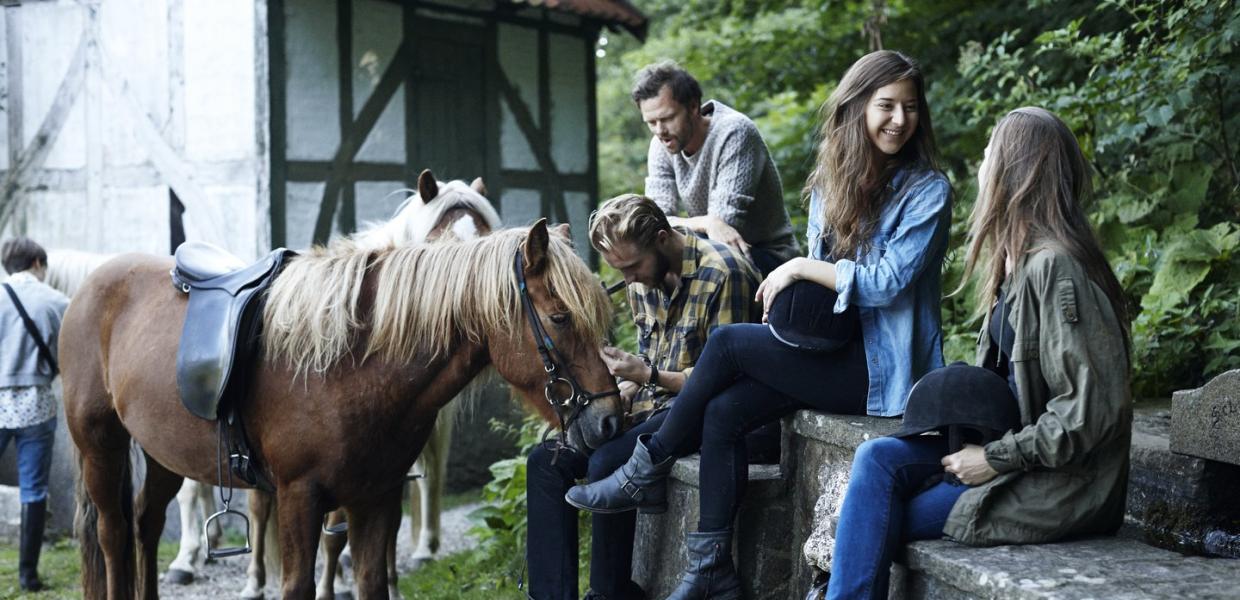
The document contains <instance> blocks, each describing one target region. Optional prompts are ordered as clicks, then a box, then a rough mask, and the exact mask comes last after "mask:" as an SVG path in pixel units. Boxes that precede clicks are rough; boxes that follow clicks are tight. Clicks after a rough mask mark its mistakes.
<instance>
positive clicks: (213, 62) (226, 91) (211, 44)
mask: <svg viewBox="0 0 1240 600" xmlns="http://www.w3.org/2000/svg"><path fill="white" fill-rule="evenodd" d="M254 36H255V30H254V3H253V1H252V0H212V1H211V2H201V1H196V0H187V1H186V2H185V38H184V39H185V110H186V113H185V120H186V147H185V151H186V155H187V157H188V158H189V159H190V160H212V161H219V160H241V159H254V158H256V157H255V154H256V152H257V142H256V132H255V128H256V127H257V124H256V123H255V107H254V103H255V98H254V93H255V90H254V87H255V85H256V81H255V79H256V75H255V71H254V69H255V63H256V62H257V61H259V60H264V61H265V60H266V59H267V57H266V56H263V57H257V56H255V42H254ZM261 158H262V159H263V160H266V157H261Z"/></svg>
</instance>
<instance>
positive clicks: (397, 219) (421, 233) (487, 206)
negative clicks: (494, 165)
mask: <svg viewBox="0 0 1240 600" xmlns="http://www.w3.org/2000/svg"><path fill="white" fill-rule="evenodd" d="M399 192H406V193H408V194H409V196H408V197H406V198H405V201H404V202H403V203H402V204H401V205H400V207H399V208H397V209H396V215H395V216H393V217H392V218H391V219H389V220H387V221H381V222H373V223H368V224H367V225H366V226H365V228H363V229H362V230H360V231H358V232H357V233H355V234H353V236H352V239H353V241H354V242H356V243H357V245H358V246H359V247H360V248H363V249H366V250H382V249H385V248H391V247H393V246H403V245H407V244H420V243H422V242H424V241H426V236H427V235H429V234H430V231H431V229H432V228H433V227H434V226H435V224H436V223H438V222H439V220H440V218H441V217H443V215H444V213H446V212H448V211H450V210H452V209H454V208H464V209H468V210H472V211H474V212H476V213H478V214H479V215H481V216H482V219H483V220H484V221H486V223H487V226H488V227H490V229H491V230H492V231H495V230H497V229H499V228H500V226H501V223H500V218H499V213H497V212H495V208H494V207H492V206H491V203H490V202H489V201H488V200H487V199H486V197H485V196H483V195H482V194H479V193H478V192H476V191H474V189H473V188H471V187H469V185H467V184H465V182H463V181H449V182H447V183H442V182H441V183H439V195H438V196H435V197H434V198H432V199H431V200H430V201H426V200H424V199H422V198H421V197H419V196H418V195H417V191H415V190H411V189H408V188H406V189H401V190H396V192H393V193H399ZM424 202H425V204H423V203H424Z"/></svg>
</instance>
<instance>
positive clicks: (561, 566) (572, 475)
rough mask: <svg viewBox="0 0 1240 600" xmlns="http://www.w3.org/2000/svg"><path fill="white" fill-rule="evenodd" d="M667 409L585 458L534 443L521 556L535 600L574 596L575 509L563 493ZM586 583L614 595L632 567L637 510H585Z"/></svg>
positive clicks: (617, 458)
mask: <svg viewBox="0 0 1240 600" xmlns="http://www.w3.org/2000/svg"><path fill="white" fill-rule="evenodd" d="M666 416H667V411H663V412H661V413H658V414H656V415H654V416H652V417H650V418H649V419H648V420H646V422H644V423H642V424H640V425H638V426H636V427H634V428H632V429H630V430H628V431H626V432H625V433H624V434H623V435H621V436H620V437H617V438H615V439H613V440H611V441H609V442H607V443H606V444H603V445H602V446H601V447H600V448H598V449H597V450H595V451H594V453H593V454H591V455H590V456H589V458H587V457H586V456H585V455H584V454H581V453H579V452H574V451H571V450H563V451H561V452H560V458H559V460H557V461H556V464H554V465H553V464H551V460H552V457H553V456H554V451H552V450H549V449H547V448H546V447H545V446H538V447H537V448H535V449H534V451H533V452H531V453H530V457H529V458H528V459H527V460H526V479H525V492H526V502H527V510H528V515H529V524H528V527H527V528H526V538H525V539H526V546H525V558H526V562H527V564H528V565H529V582H530V584H529V585H530V589H529V593H530V596H531V597H533V598H535V600H577V515H578V514H579V513H578V512H577V509H576V508H573V507H572V506H571V505H569V504H568V503H567V502H565V501H564V494H565V493H566V492H568V488H570V487H572V486H573V485H574V484H575V483H576V482H577V480H578V479H581V478H582V477H585V478H586V479H588V480H589V481H590V482H595V481H598V480H600V479H603V478H604V477H607V476H608V475H611V473H612V472H613V471H615V470H616V469H618V468H620V466H621V465H623V464H624V463H625V461H627V460H628V459H629V457H630V456H632V455H633V448H634V447H635V446H636V445H637V436H639V435H641V434H643V433H650V432H652V431H654V430H656V429H658V427H659V425H660V424H661V423H662V422H663V419H664V418H665V417H666ZM591 520H592V529H591V531H592V535H591V545H590V588H591V589H593V590H594V591H596V592H599V593H601V594H603V595H605V596H607V597H608V598H620V597H622V596H621V594H622V593H623V591H624V590H625V589H626V587H627V586H628V584H629V580H630V577H631V576H632V571H633V534H634V531H635V529H636V523H637V513H636V512H625V513H619V514H614V515H602V514H594V515H591Z"/></svg>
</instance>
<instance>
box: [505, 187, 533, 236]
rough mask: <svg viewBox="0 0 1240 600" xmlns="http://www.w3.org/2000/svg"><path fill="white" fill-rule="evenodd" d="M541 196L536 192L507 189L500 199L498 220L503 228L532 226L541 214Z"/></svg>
mask: <svg viewBox="0 0 1240 600" xmlns="http://www.w3.org/2000/svg"><path fill="white" fill-rule="evenodd" d="M541 205H542V194H541V193H540V192H539V191H538V190H523V189H515V188H509V189H506V190H504V195H503V196H501V198H500V218H501V219H503V221H504V226H505V227H524V226H526V225H533V224H534V221H537V220H538V219H539V218H540V217H542V216H543V214H542V207H541Z"/></svg>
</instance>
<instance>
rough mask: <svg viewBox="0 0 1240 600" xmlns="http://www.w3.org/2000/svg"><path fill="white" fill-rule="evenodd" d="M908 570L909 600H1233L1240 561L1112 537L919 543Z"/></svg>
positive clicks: (1239, 584) (912, 550)
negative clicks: (988, 545) (1014, 542)
mask: <svg viewBox="0 0 1240 600" xmlns="http://www.w3.org/2000/svg"><path fill="white" fill-rule="evenodd" d="M907 564H908V572H907V577H908V581H907V582H906V583H907V587H906V590H905V592H904V595H903V598H904V600H962V599H975V598H976V599H981V598H991V599H996V600H1050V599H1052V598H1053V599H1057V600H1073V599H1079V600H1085V599H1087V598H1107V599H1113V600H1138V599H1141V600H1144V599H1150V598H1176V599H1184V600H1197V599H1201V600H1204V599H1207V598H1209V599H1222V598H1236V597H1237V595H1236V594H1237V590H1240V561H1235V560H1228V559H1209V558H1196V557H1184V556H1181V555H1179V554H1176V553H1174V552H1170V551H1167V550H1162V549H1160V548H1155V547H1153V546H1148V545H1146V544H1142V543H1140V542H1137V541H1134V540H1129V539H1124V538H1114V537H1109V538H1092V539H1082V540H1076V541H1071V542H1063V543H1058V544H1038V545H1028V546H996V547H992V548H972V547H969V546H965V545H963V544H957V543H955V542H949V541H928V542H915V543H913V544H909V546H908V549H907ZM896 597H897V596H895V595H893V596H892V598H896Z"/></svg>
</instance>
